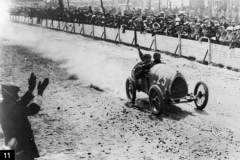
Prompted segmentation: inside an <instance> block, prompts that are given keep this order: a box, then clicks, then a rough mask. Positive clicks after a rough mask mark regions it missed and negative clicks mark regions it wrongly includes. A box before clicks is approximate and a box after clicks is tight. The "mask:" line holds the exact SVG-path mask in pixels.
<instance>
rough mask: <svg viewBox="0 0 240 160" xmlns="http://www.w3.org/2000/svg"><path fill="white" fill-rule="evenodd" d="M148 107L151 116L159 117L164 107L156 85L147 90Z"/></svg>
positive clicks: (160, 92) (160, 93) (161, 95)
mask: <svg viewBox="0 0 240 160" xmlns="http://www.w3.org/2000/svg"><path fill="white" fill-rule="evenodd" d="M149 105H150V108H151V111H152V113H153V114H155V115H159V114H161V113H162V110H163V106H164V101H163V94H162V91H161V90H160V88H159V87H158V86H156V85H153V86H152V87H151V88H150V90H149Z"/></svg>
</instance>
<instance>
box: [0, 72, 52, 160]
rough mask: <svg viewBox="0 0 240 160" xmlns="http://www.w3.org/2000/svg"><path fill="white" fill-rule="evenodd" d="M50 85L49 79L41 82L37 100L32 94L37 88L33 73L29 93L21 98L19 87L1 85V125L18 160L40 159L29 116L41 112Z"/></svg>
mask: <svg viewBox="0 0 240 160" xmlns="http://www.w3.org/2000/svg"><path fill="white" fill-rule="evenodd" d="M48 83H49V80H48V78H45V79H44V81H43V83H41V81H40V82H39V83H38V86H37V89H38V96H37V97H36V98H34V96H33V94H32V93H33V90H34V89H35V86H36V76H35V75H34V74H33V73H32V74H31V76H30V79H28V84H29V87H28V91H27V92H26V93H25V94H24V95H23V96H22V97H21V98H19V96H18V92H19V91H20V87H19V86H17V85H15V84H2V85H1V92H2V97H3V101H2V102H1V103H0V124H1V127H2V130H3V133H4V137H5V145H6V146H8V147H9V148H10V149H12V150H15V155H16V160H34V158H37V157H39V153H38V150H37V147H36V144H35V141H34V136H33V133H32V129H31V124H30V122H29V121H28V118H27V116H32V115H35V114H37V113H38V112H39V111H40V105H41V103H42V96H43V92H44V90H45V89H46V87H47V85H48ZM11 144H12V145H11Z"/></svg>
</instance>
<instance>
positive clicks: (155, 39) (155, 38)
mask: <svg viewBox="0 0 240 160" xmlns="http://www.w3.org/2000/svg"><path fill="white" fill-rule="evenodd" d="M154 51H155V52H156V51H157V36H156V34H155V35H154Z"/></svg>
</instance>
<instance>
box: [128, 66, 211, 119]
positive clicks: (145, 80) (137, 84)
mask: <svg viewBox="0 0 240 160" xmlns="http://www.w3.org/2000/svg"><path fill="white" fill-rule="evenodd" d="M137 70H138V68H137V65H136V66H135V67H134V68H133V70H132V74H131V77H129V78H127V80H126V93H127V98H128V100H129V101H131V102H132V103H135V100H136V92H137V91H139V92H140V91H141V92H144V93H146V94H148V95H149V105H150V108H151V111H152V113H153V114H155V115H158V114H160V113H161V112H162V109H163V107H164V103H167V104H170V103H171V104H177V103H188V102H195V105H196V107H197V109H199V110H202V109H204V108H205V107H206V105H207V102H208V87H207V85H206V84H205V83H204V82H201V81H200V82H198V83H197V84H196V86H195V88H194V92H193V93H191V94H189V93H188V85H187V83H186V80H185V78H184V76H183V75H182V74H181V73H180V72H178V71H176V70H174V69H173V68H171V67H170V66H168V65H166V64H157V65H155V66H153V67H152V68H151V69H150V71H149V72H148V74H146V75H145V76H144V77H142V78H140V79H138V80H136V78H135V73H136V71H137Z"/></svg>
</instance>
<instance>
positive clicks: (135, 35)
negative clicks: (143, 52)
mask: <svg viewBox="0 0 240 160" xmlns="http://www.w3.org/2000/svg"><path fill="white" fill-rule="evenodd" d="M134 40H135V45H137V44H138V43H137V30H136V27H134Z"/></svg>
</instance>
